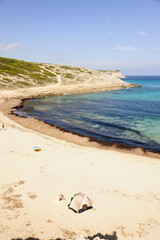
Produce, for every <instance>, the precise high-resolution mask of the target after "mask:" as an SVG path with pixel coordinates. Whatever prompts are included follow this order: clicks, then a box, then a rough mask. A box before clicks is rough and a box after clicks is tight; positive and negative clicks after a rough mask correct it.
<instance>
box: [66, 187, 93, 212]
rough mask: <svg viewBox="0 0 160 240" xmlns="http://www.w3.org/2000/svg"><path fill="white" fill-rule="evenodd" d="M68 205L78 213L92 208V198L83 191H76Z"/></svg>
mask: <svg viewBox="0 0 160 240" xmlns="http://www.w3.org/2000/svg"><path fill="white" fill-rule="evenodd" d="M68 207H69V208H70V209H72V210H73V211H74V212H76V213H81V212H84V211H85V210H88V209H90V208H92V200H91V199H90V198H89V197H87V195H86V194H84V193H82V192H80V193H76V194H75V195H74V197H73V198H72V199H71V202H70V204H69V205H68Z"/></svg>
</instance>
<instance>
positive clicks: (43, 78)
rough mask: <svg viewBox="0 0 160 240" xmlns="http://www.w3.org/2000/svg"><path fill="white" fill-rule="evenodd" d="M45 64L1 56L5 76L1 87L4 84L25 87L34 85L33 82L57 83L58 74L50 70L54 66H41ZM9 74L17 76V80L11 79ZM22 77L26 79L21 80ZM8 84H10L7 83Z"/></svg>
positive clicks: (0, 61)
mask: <svg viewBox="0 0 160 240" xmlns="http://www.w3.org/2000/svg"><path fill="white" fill-rule="evenodd" d="M40 66H43V65H42V64H41V65H40V64H37V63H31V62H25V61H22V60H16V59H12V58H3V57H0V74H1V75H2V76H6V77H3V80H2V82H1V86H0V88H2V87H3V86H9V84H10V85H13V86H18V87H22V86H23V87H24V86H26V87H27V86H28V87H29V86H33V84H41V85H44V84H46V83H50V82H52V83H56V81H57V79H56V76H57V75H56V74H54V73H52V72H50V71H51V70H53V68H54V67H53V66H51V67H46V68H47V69H48V70H50V71H47V70H46V69H44V68H42V67H40ZM8 76H11V77H13V76H16V77H17V78H20V79H17V80H13V81H12V80H11V79H10V78H8ZM21 78H22V79H23V78H25V80H24V81H23V80H21ZM27 78H28V79H27ZM6 84H8V85H6Z"/></svg>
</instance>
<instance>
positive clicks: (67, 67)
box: [61, 65, 73, 70]
mask: <svg viewBox="0 0 160 240" xmlns="http://www.w3.org/2000/svg"><path fill="white" fill-rule="evenodd" d="M61 68H64V69H66V70H72V69H73V68H72V67H70V66H66V65H62V66H61Z"/></svg>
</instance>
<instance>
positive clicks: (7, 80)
mask: <svg viewBox="0 0 160 240" xmlns="http://www.w3.org/2000/svg"><path fill="white" fill-rule="evenodd" d="M3 82H4V83H10V82H12V80H11V79H9V78H6V77H5V78H3Z"/></svg>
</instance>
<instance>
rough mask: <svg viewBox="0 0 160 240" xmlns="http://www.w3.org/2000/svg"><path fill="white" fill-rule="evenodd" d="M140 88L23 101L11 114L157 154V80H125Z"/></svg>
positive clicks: (159, 110)
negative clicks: (21, 105) (20, 106)
mask: <svg viewBox="0 0 160 240" xmlns="http://www.w3.org/2000/svg"><path fill="white" fill-rule="evenodd" d="M123 80H124V81H127V82H130V83H134V84H138V85H141V86H142V87H136V88H128V89H120V90H112V91H101V92H96V93H95V92H94V93H85V94H75V95H62V96H49V97H44V98H41V99H32V100H31V99H30V100H26V101H25V102H24V104H23V107H22V108H19V109H17V110H16V111H15V114H18V115H19V116H22V117H32V118H36V119H39V120H41V121H44V122H46V123H49V124H51V125H54V126H57V127H60V128H62V129H65V130H68V131H72V132H75V133H77V134H80V135H83V136H89V137H92V138H94V139H97V140H103V141H106V142H109V143H119V144H122V145H125V146H127V147H131V148H137V147H140V148H143V149H145V150H147V151H151V152H157V153H160V76H127V78H126V79H123Z"/></svg>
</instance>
